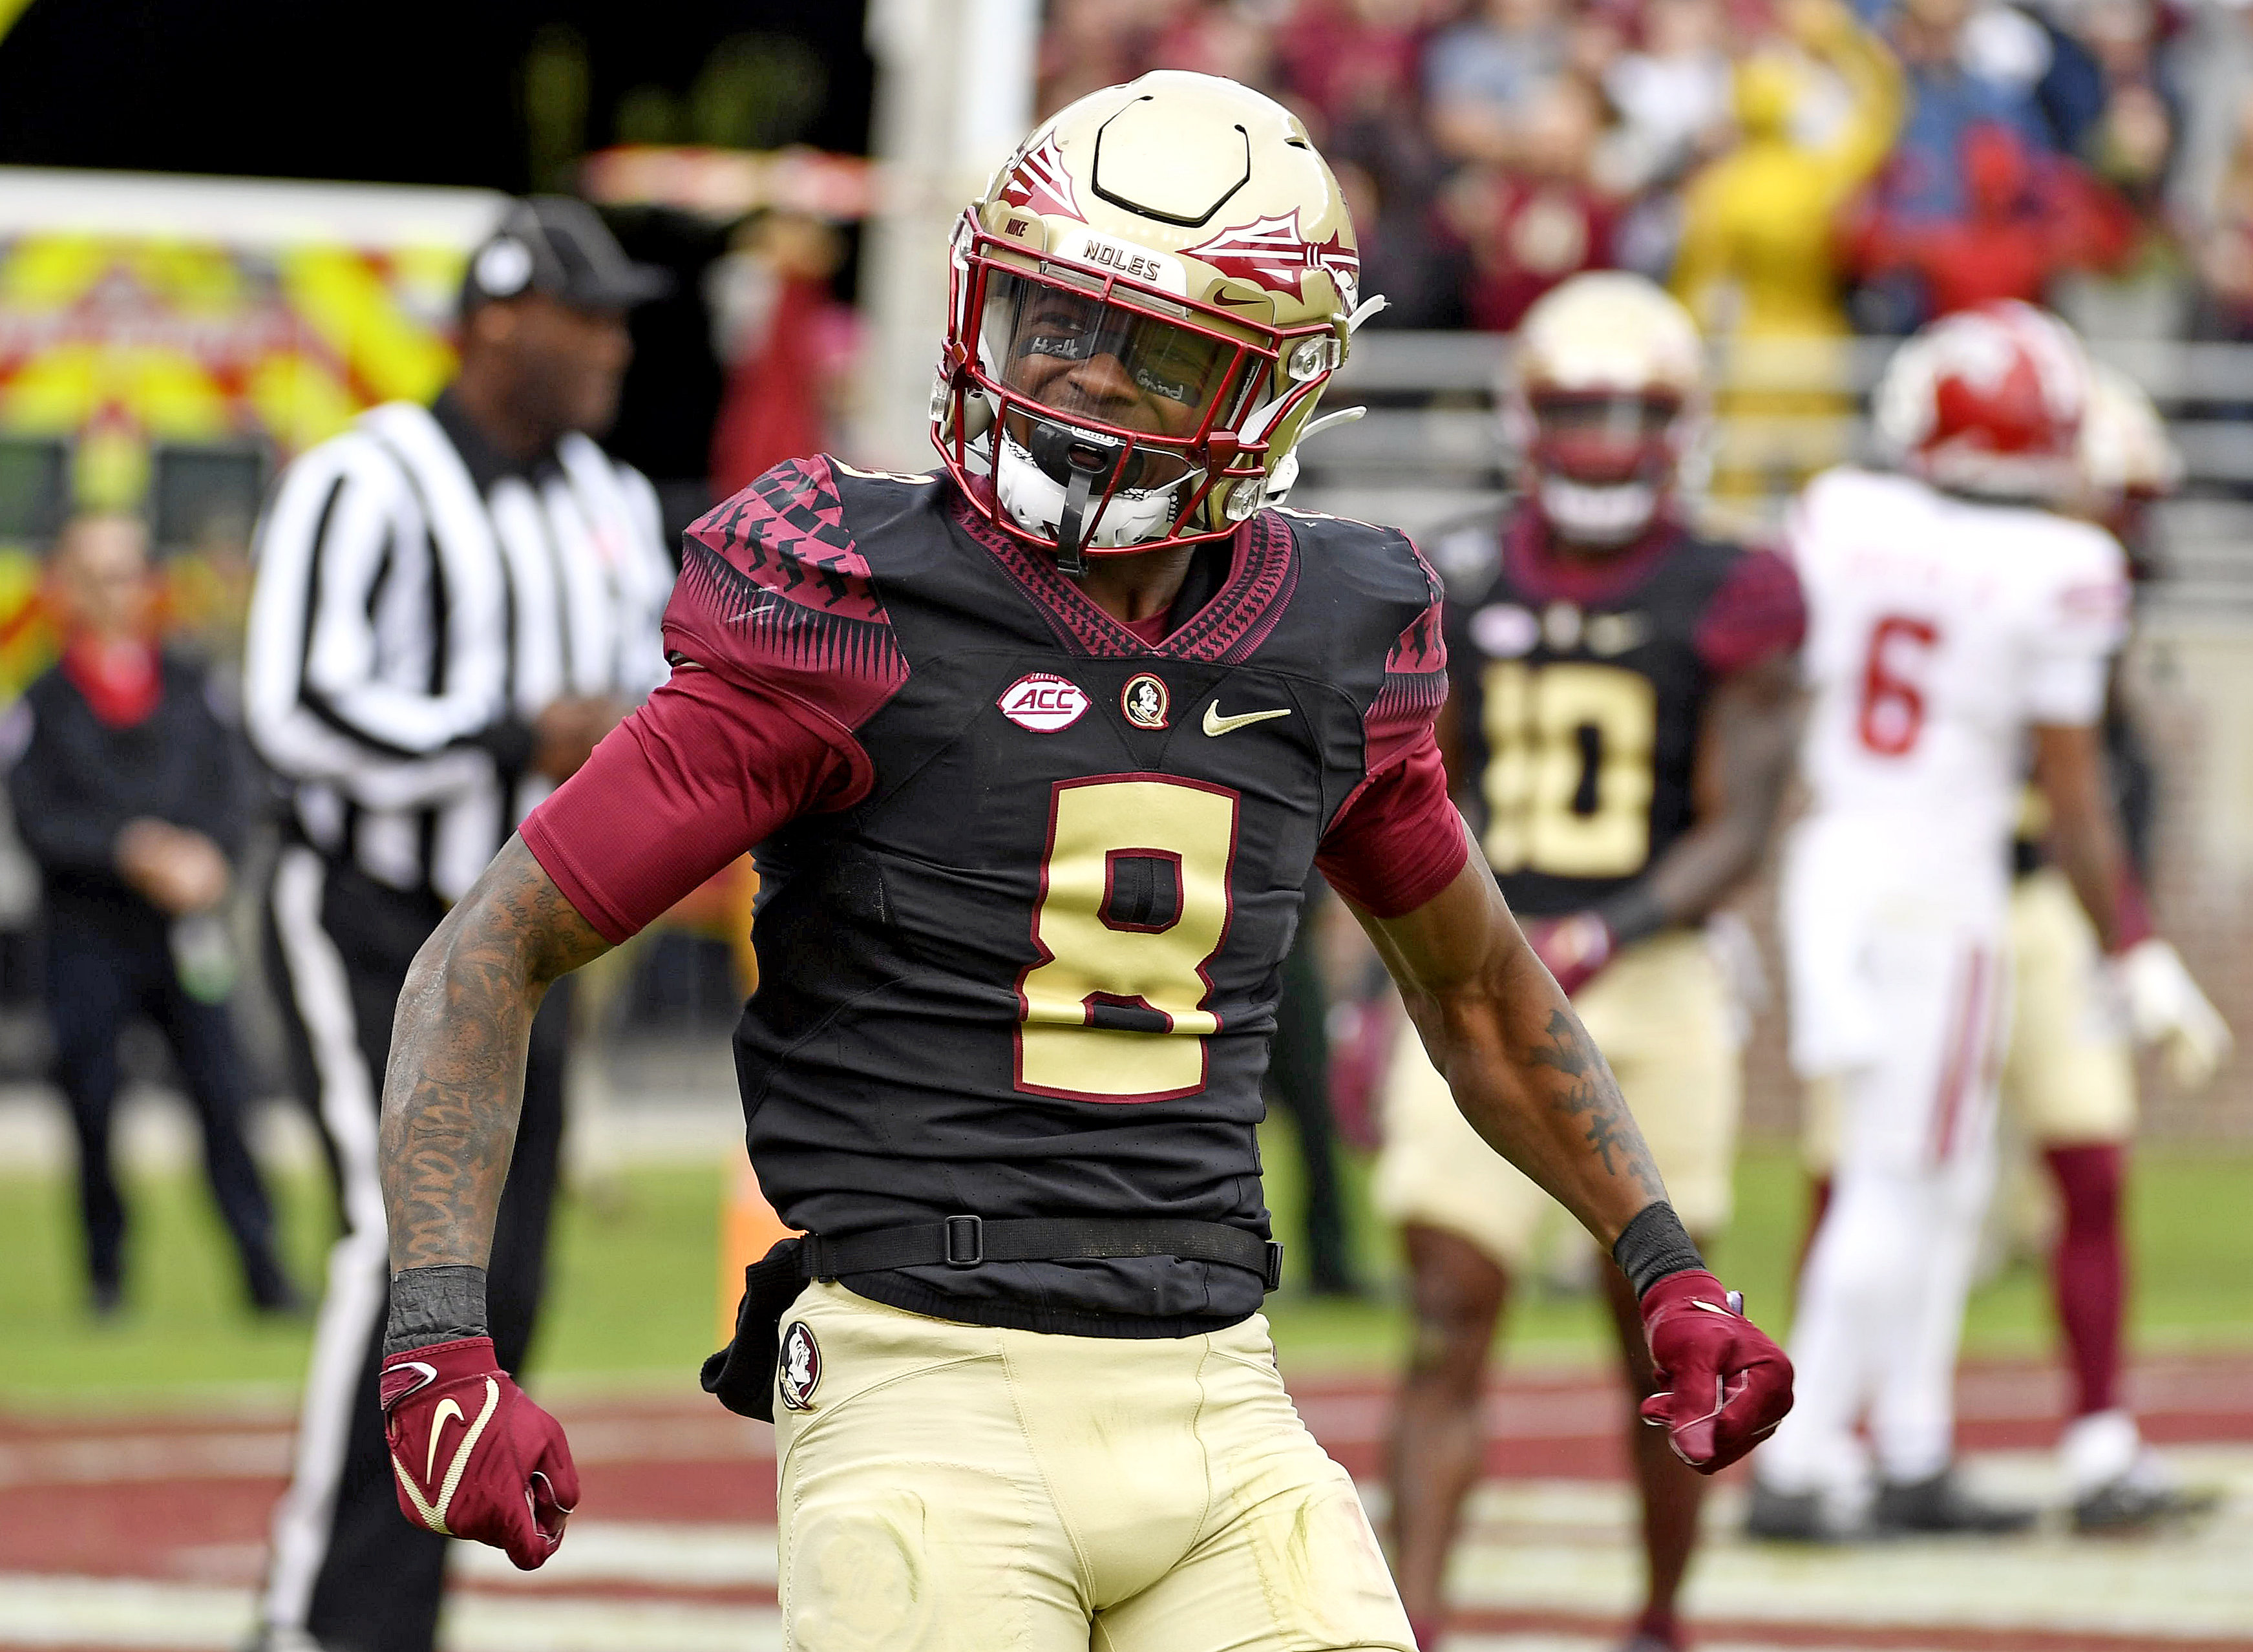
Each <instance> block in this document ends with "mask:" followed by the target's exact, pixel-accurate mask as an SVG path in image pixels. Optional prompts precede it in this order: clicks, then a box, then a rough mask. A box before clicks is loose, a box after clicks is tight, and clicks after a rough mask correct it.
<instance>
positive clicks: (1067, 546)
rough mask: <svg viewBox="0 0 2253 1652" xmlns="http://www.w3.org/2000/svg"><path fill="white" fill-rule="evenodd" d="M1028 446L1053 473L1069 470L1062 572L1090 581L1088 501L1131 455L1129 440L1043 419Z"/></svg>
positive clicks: (1060, 536)
mask: <svg viewBox="0 0 2253 1652" xmlns="http://www.w3.org/2000/svg"><path fill="white" fill-rule="evenodd" d="M1027 446H1028V449H1029V451H1030V452H1031V453H1032V456H1033V462H1034V463H1035V464H1037V465H1039V466H1040V467H1041V469H1042V470H1043V471H1047V472H1048V473H1049V474H1050V476H1055V475H1056V474H1057V472H1058V471H1064V472H1065V473H1066V478H1067V479H1066V480H1065V483H1064V513H1063V515H1061V516H1060V517H1059V518H1057V572H1058V573H1059V574H1062V575H1064V577H1065V578H1066V579H1072V580H1079V579H1085V578H1086V577H1087V549H1086V547H1087V501H1088V500H1089V499H1090V498H1092V497H1093V496H1094V494H1095V491H1096V489H1097V488H1098V487H1099V486H1100V487H1107V486H1109V485H1110V482H1111V478H1112V477H1114V476H1115V475H1117V474H1118V472H1119V466H1120V463H1121V462H1122V461H1123V460H1124V459H1125V458H1126V443H1122V442H1114V441H1113V440H1111V439H1110V438H1109V437H1107V436H1096V435H1093V434H1092V433H1091V432H1089V431H1085V430H1075V429H1071V428H1070V427H1068V426H1065V425H1058V424H1050V423H1047V422H1042V423H1040V424H1039V425H1037V426H1036V427H1035V429H1034V430H1033V433H1032V440H1031V441H1030V442H1029V443H1027Z"/></svg>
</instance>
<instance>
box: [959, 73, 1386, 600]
mask: <svg viewBox="0 0 2253 1652" xmlns="http://www.w3.org/2000/svg"><path fill="white" fill-rule="evenodd" d="M953 268H954V275H953V290H952V297H951V301H950V303H949V306H948V312H947V330H946V344H945V352H944V354H943V356H942V357H941V359H940V362H939V369H938V383H937V385H936V386H935V387H934V389H933V392H932V397H931V438H932V440H933V441H934V442H935V443H937V444H938V450H939V454H940V456H941V457H943V458H944V459H945V462H946V467H947V469H948V471H951V472H952V474H953V476H954V477H955V479H956V481H957V482H958V483H959V484H961V485H962V488H963V491H964V492H965V493H966V495H967V496H968V498H970V500H971V501H972V503H973V505H974V506H975V507H976V508H977V509H978V510H979V511H980V512H983V513H984V514H985V515H986V516H987V517H988V518H989V519H991V520H992V521H994V523H995V524H996V525H997V526H1001V528H1002V529H1004V530H1005V531H1007V532H1008V533H1013V534H1015V535H1016V536H1018V537H1019V538H1021V539H1024V540H1029V541H1031V542H1033V543H1035V544H1037V545H1041V546H1043V547H1049V548H1051V549H1053V550H1055V551H1056V553H1057V557H1058V561H1059V564H1060V566H1062V567H1063V568H1064V569H1065V571H1067V572H1069V573H1075V574H1077V573H1078V572H1080V571H1082V570H1083V569H1084V568H1085V563H1084V562H1083V561H1082V558H1083V557H1085V556H1089V555H1094V556H1103V555H1120V554H1130V553H1135V552H1140V551H1147V550H1150V549H1154V548H1155V547H1160V546H1166V545H1180V544H1185V543H1189V542H1192V541H1195V540H1209V539H1216V538H1218V537H1221V536H1223V535H1224V534H1226V533H1231V531H1233V529H1234V528H1235V526H1236V525H1237V524H1238V523H1239V522H1241V521H1243V520H1244V519H1246V518H1247V517H1249V516H1251V515H1252V513H1253V512H1256V511H1258V510H1259V507H1260V506H1261V505H1263V504H1265V503H1266V501H1267V499H1268V498H1269V497H1270V496H1271V493H1277V492H1280V491H1281V490H1282V489H1283V488H1284V487H1286V486H1287V485H1288V483H1289V479H1290V477H1291V476H1292V474H1293V473H1294V471H1295V462H1294V461H1293V460H1292V459H1291V457H1290V454H1291V449H1292V447H1293V445H1294V443H1296V442H1297V440H1298V439H1299V437H1300V436H1301V433H1302V432H1303V431H1304V429H1306V425H1307V421H1308V416H1309V415H1311V414H1312V413H1313V412H1314V408H1315V401H1316V399H1317V398H1318V397H1319V396H1320V395H1321V394H1322V386H1323V384H1324V382H1325V381H1326V380H1328V379H1329V376H1330V374H1331V373H1333V372H1335V371H1336V369H1337V367H1338V366H1339V364H1340V363H1342V362H1343V360H1344V359H1345V352H1346V346H1347V340H1348V338H1349V337H1350V333H1351V331H1352V328H1353V326H1354V324H1356V323H1357V321H1358V320H1359V319H1360V318H1361V316H1362V315H1363V314H1365V313H1368V311H1369V310H1373V309H1374V308H1375V307H1376V305H1377V303H1379V302H1381V301H1372V302H1371V303H1370V304H1369V305H1365V306H1361V307H1360V308H1359V309H1357V305H1359V304H1360V296H1359V292H1358V284H1359V277H1360V272H1361V262H1360V259H1359V258H1358V256H1357V254H1356V252H1355V249H1354V235H1353V224H1352V221H1351V220H1350V218H1349V217H1348V216H1347V213H1346V206H1345V199H1344V197H1343V195H1342V194H1341V193H1340V192H1339V190H1338V185H1337V180H1336V178H1333V177H1331V175H1330V170H1329V166H1328V165H1326V164H1324V163H1323V161H1322V157H1321V156H1320V155H1318V154H1316V153H1315V148H1314V145H1313V143H1311V142H1310V141H1309V140H1308V136H1307V129H1306V128H1305V126H1304V125H1302V124H1301V122H1300V120H1299V118H1298V116H1296V115H1293V114H1292V113H1291V112H1290V111H1289V110H1288V109H1286V108H1283V106H1282V105H1280V103H1277V102H1275V101H1273V100H1272V99H1269V98H1266V97H1263V96H1262V95H1260V94H1259V93H1257V92H1253V91H1251V90H1250V89H1248V88H1246V87H1241V86H1238V85H1237V84H1236V83H1235V82H1234V81H1232V80H1222V79H1219V78H1217V77H1216V76H1213V75H1206V74H1189V73H1176V72H1172V71H1163V72H1160V73H1153V74H1146V75H1144V76H1143V77H1142V78H1141V79H1140V80H1135V81H1133V82H1132V83H1130V84H1128V85H1125V86H1114V87H1106V88H1105V89H1103V90H1102V91H1099V92H1093V93H1091V94H1088V95H1087V96H1085V97H1084V98H1082V99H1080V100H1079V101H1078V102H1076V103H1074V104H1072V105H1071V106H1070V107H1069V108H1065V109H1064V110H1063V111H1061V112H1060V113H1058V114H1057V115H1054V116H1052V117H1051V118H1050V120H1049V121H1048V122H1046V123H1045V124H1043V126H1042V127H1041V128H1040V129H1038V130H1037V131H1036V132H1035V133H1034V134H1033V135H1032V136H1030V137H1029V138H1027V139H1026V140H1025V143H1024V145H1023V147H1022V148H1021V149H1020V150H1018V151H1017V153H1016V154H1015V156H1013V157H1011V158H1010V159H1009V160H1008V162H1007V163H1006V164H1003V165H1002V167H1001V169H1000V171H997V172H996V173H995V174H994V178H993V181H992V182H991V183H990V184H989V185H987V190H986V192H985V194H984V195H982V196H981V197H980V198H979V199H977V200H976V201H974V202H973V203H972V204H971V206H970V207H969V209H968V210H967V211H966V212H965V213H963V215H962V220H961V222H960V224H959V226H958V227H957V229H956V232H955V239H954V255H953Z"/></svg>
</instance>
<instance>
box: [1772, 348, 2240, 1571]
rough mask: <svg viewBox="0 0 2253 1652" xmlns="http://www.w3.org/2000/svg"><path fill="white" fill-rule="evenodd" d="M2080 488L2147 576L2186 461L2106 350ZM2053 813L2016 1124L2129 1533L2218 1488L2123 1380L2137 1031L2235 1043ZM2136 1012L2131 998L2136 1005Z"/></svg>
mask: <svg viewBox="0 0 2253 1652" xmlns="http://www.w3.org/2000/svg"><path fill="white" fill-rule="evenodd" d="M2077 445H2078V450H2079V454H2080V458H2081V468H2082V484H2083V490H2084V491H2083V496H2082V500H2081V501H2080V504H2079V506H2078V507H2077V508H2078V509H2079V510H2080V512H2082V514H2085V515H2086V516H2087V517H2088V518H2089V520H2091V521H2094V522H2096V523H2098V524H2100V525H2101V526H2103V527H2104V528H2106V529H2107V530H2108V531H2109V532H2110V533H2112V534H2113V535H2114V536H2115V537H2116V538H2117V539H2118V540H2120V542H2121V546H2122V548H2123V549H2124V550H2125V551H2126V552H2127V554H2128V559H2129V568H2130V574H2131V579H2133V580H2136V581H2138V582H2140V581H2141V580H2143V579H2145V578H2147V577H2149V571H2150V567H2151V561H2152V554H2151V553H2152V547H2151V544H2150V540H2151V536H2152V531H2153V525H2152V521H2151V519H2150V507H2151V505H2152V504H2153V502H2155V501H2156V500H2158V499H2159V498H2163V497H2164V496H2165V495H2166V494H2167V493H2168V492H2170V491H2173V488H2174V487H2175V485H2176V484H2177V483H2178V481H2179V480H2180V476H2181V471H2182V460H2181V458H2180V456H2179V455H2178V454H2177V453H2176V451H2175V450H2174V445H2173V443H2172V442H2171V441H2170V440H2169V439H2168V436H2167V432H2166V425H2165V424H2164V423H2163V422H2161V421H2160V418H2159V412H2158V410H2157V409H2156V408H2153V407H2152V401H2151V398H2150V397H2149V396H2147V395H2145V394H2144V392H2143V391H2142V389H2141V388H2139V387H2138V386H2137V385H2136V384H2135V382H2134V381H2133V380H2130V379H2129V378H2127V377H2126V375H2124V374H2123V373H2120V372H2119V371H2118V370H2117V369H2116V368H2111V367H2108V366H2104V365H2103V364H2102V363H2092V364H2091V368H2090V377H2089V401H2088V406H2087V408H2086V409H2085V410H2084V414H2083V416H2082V423H2081V434H2080V437H2079V441H2078V444H2077ZM2117 677H2118V673H2117V670H2116V671H2115V672H2114V673H2113V681H2112V683H2111V686H2110V690H2109V692H2108V693H2107V695H2106V699H2105V707H2104V715H2103V724H2102V727H2103V742H2104V747H2105V756H2106V759H2107V763H2108V766H2109V768H2110V775H2111V780H2112V787H2111V791H2112V797H2113V798H2114V801H2115V805H2116V806H2117V809H2118V811H2119V816H2120V826H2121V832H2122V836H2123V840H2124V845H2125V847H2126V849H2127V852H2128V862H2129V864H2130V865H2131V867H2133V868H2136V869H2137V871H2138V875H2141V870H2142V868H2143V866H2144V864H2145V859H2146V857H2145V854H2144V852H2143V846H2144V843H2145V840H2146V839H2147V837H2148V835H2149V832H2150V825H2151V802H2152V796H2151V794H2152V785H2151V776H2150V763H2149V760H2148V759H2147V758H2146V756H2145V753H2144V749H2143V742H2142V740H2141V738H2140V736H2139V735H2138V731H2137V728H2136V726H2135V723H2134V721H2133V720H2132V718H2131V715H2130V714H2129V709H2128V708H2127V706H2126V705H2125V704H2124V702H2123V700H2122V697H2121V694H2120V693H2119V685H2118V681H2117ZM2047 813H2048V811H2047V807H2046V806H2045V805H2044V804H2043V802H2042V798H2041V793H2040V791H2039V790H2038V789H2035V788H2031V787H2030V788H2029V789H2028V791H2027V793H2026V805H2025V806H2023V807H2022V808H2021V810H2020V812H2019V835H2018V838H2017V840H2016V841H2015V842H2014V843H2013V844H2012V866H2013V869H2014V872H2015V874H2016V875H2015V876H2014V878H2013V879H2012V885H2011V914H2010V972H2011V986H2010V1000H2011V1001H2010V1017H2011V1019H2010V1035H2009V1037H2008V1040H2007V1041H2006V1043H2005V1053H2004V1056H2003V1064H2002V1071H2001V1076H2000V1095H2001V1102H2002V1107H2003V1111H2004V1113H2005V1116H2006V1117H2010V1118H2012V1119H2014V1120H2015V1122H2016V1124H2017V1126H2018V1135H2019V1138H2020V1139H2021V1140H2023V1141H2024V1142H2025V1144H2026V1146H2027V1147H2029V1148H2031V1149H2032V1150H2033V1152H2035V1153H2037V1154H2040V1158H2041V1161H2042V1164H2043V1166H2044V1168H2046V1170H2047V1174H2048V1177H2049V1180H2050V1181H2051V1184H2052V1185H2053V1186H2054V1188H2055V1189H2056V1194H2057V1204H2058V1215H2059V1223H2058V1232H2057V1236H2056V1239H2055V1242H2054V1245H2053V1247H2052V1249H2051V1252H2050V1258H2049V1262H2050V1284H2051V1295H2052V1300H2053V1301H2054V1305H2055V1307H2056V1311H2057V1317H2058V1327H2059V1330H2060V1332H2061V1336H2062V1339H2063V1342H2064V1347H2065V1353H2066V1359H2067V1365H2068V1369H2069V1370H2070V1372H2071V1374H2072V1377H2073V1388H2074V1398H2073V1420H2072V1421H2071V1422H2070V1423H2069V1424H2068V1425H2067V1427H2066V1430H2065V1433H2064V1436H2063V1438H2062V1439H2061V1441H2060V1443H2059V1451H2058V1456H2059V1467H2060V1468H2061V1471H2062V1474H2063V1478H2064V1481H2065V1484H2066V1486H2067V1488H2068V1495H2069V1496H2070V1498H2071V1500H2072V1506H2073V1507H2072V1512H2073V1521H2074V1524H2075V1527H2076V1528H2078V1529H2079V1530H2083V1531H2117V1530H2125V1529H2130V1528H2134V1527H2139V1526H2148V1525H2151V1524H2153V1523H2157V1522H2159V1521H2162V1520H2166V1519H2169V1518H2173V1517H2176V1516H2182V1515H2187V1514H2192V1513H2196V1512H2199V1511H2200V1510H2201V1509H2206V1508H2208V1507H2210V1506H2211V1505H2212V1502H2213V1498H2212V1496H2211V1495H2209V1494H2207V1493H2204V1492H2202V1491H2199V1490H2194V1489H2192V1488H2186V1487H2183V1486H2181V1485H2180V1484H2178V1483H2177V1482H2176V1481H2174V1479H2173V1476H2172V1475H2171V1474H2169V1473H2168V1471H2167V1469H2166V1466H2165V1465H2164V1464H2163V1463H2162V1462H2160V1461H2159V1459H2158V1458H2157V1457H2156V1456H2155V1455H2154V1454H2153V1453H2152V1452H2151V1451H2150V1450H2149V1449H2148V1448H2146V1447H2145V1446H2144V1444H2143V1439H2142V1434H2141V1432H2140V1431H2139V1430H2138V1427H2137V1425H2136V1419H2135V1417H2134V1415H2133V1414H2132V1413H2131V1412H2129V1411H2128V1409H2127V1408H2126V1406H2125V1405H2124V1401H2123V1398H2122V1396H2121V1393H2120V1368H2121V1333H2122V1328H2123V1325H2124V1321H2125V1318H2126V1307H2127V1282H2128V1281H2127V1274H2128V1266H2127V1244H2126V1237H2125V1234H2124V1230H2123V1221H2122V1210H2121V1202H2122V1195H2123V1192H2124V1183H2125V1180H2126V1173H2127V1152H2128V1143H2129V1141H2130V1140H2131V1138H2132V1136H2133V1135H2134V1133H2135V1126H2136V1065H2135V1044H2136V1042H2138V1040H2142V1041H2145V1042H2156V1043H2158V1044H2159V1046H2160V1048H2161V1049H2162V1051H2163V1053H2164V1056H2165V1058H2166V1065H2167V1067H2168V1070H2169V1071H2170V1072H2171V1074H2172V1075H2173V1077H2174V1078H2175V1080H2176V1082H2177V1083H2179V1084H2182V1085H2184V1086H2185V1087H2186V1088H2196V1087H2198V1086H2199V1085H2201V1084H2205V1083H2206V1082H2207V1081H2208V1080H2209V1079H2211V1078H2212V1077H2213V1076H2214V1073H2215V1069H2216V1068H2217V1067H2218V1066H2219V1065H2220V1064H2221V1063H2222V1061H2223V1060H2225V1059H2227V1057H2228V1056H2229V1050H2230V1047H2231V1038H2230V1035H2229V1027H2228V1025H2227V1024H2226V1023H2224V1022H2223V1021H2222V1017H2221V1015H2220V1014H2218V1013H2216V1011H2215V1009H2214V1007H2213V1006H2212V1005H2211V1004H2210V1003H2208V1000H2207V998H2206V995H2205V994H2204V993H2201V991H2200V990H2199V989H2198V986H2197V984H2196V983H2195V982H2194V981H2193V980H2192V979H2191V977H2190V974H2189V972H2188V971H2187V969H2185V968H2184V967H2183V964H2182V960H2181V958H2180V956H2179V955H2178V954H2177V953H2176V952H2175V950H2174V948H2173V946H2171V945H2170V944H2168V943H2167V942H2166V941H2163V940H2161V939H2159V938H2158V937H2157V936H2153V937H2152V938H2148V939H2146V940H2144V941H2142V942H2139V943H2138V944H2137V945H2136V946H2135V947H2134V948H2132V949H2131V951H2130V952H2129V953H2128V955H2127V957H2126V958H2124V959H2123V960H2122V961H2121V965H2120V966H2119V968H2118V969H2117V971H2113V972H2111V973H2114V974H2116V975H2117V977H2118V979H2117V983H2116V982H2112V981H2108V980H2107V979H2106V977H2107V974H2108V971H2107V969H2106V966H2105V959H2104V958H2103V951H2102V950H2101V949H2100V948H2099V946H2098V945H2097V942H2096V932H2095V931H2094V930H2093V929H2092V928H2091V927H2090V924H2089V918H2088V917H2087V915H2086V914H2085V913H2084V912H2083V911H2082V909H2081V906H2080V904H2079V903H2078V902H2076V901H2075V899H2074V895H2073V886H2072V885H2071V884H2070V883H2069V882H2067V880H2066V877H2065V875H2064V874H2063V873H2062V872H2061V871H2060V870H2059V869H2058V868H2057V866H2056V864H2055V862H2054V861H2053V860H2052V858H2051V857H2050V856H2049V854H2047V852H2046V851H2045V849H2044V847H2043V838H2044V836H2045V835H2046V830H2047ZM2123 1010H2124V1011H2125V1012H2126V1013H2125V1014H2123V1013H2122V1011H2123ZM1810 1100H1811V1101H1816V1102H1817V1103H1818V1105H1815V1106H1810V1108H1809V1110H1808V1112H1809V1116H1808V1119H1807V1121H1806V1122H1807V1138H1808V1157H1809V1162H1810V1167H1811V1168H1813V1169H1814V1170H1815V1172H1816V1174H1817V1175H1818V1176H1821V1177H1824V1178H1826V1180H1825V1181H1822V1182H1820V1183H1818V1185H1817V1195H1816V1200H1815V1204H1816V1208H1817V1210H1818V1211H1819V1210H1821V1209H1823V1208H1824V1206H1825V1205H1826V1204H1827V1203H1828V1201H1829V1185H1828V1181H1827V1177H1828V1176H1829V1175H1830V1169H1831V1158H1832V1156H1833V1154H1834V1153H1835V1149H1836V1140H1837V1120H1836V1119H1835V1118H1832V1117H1830V1116H1828V1113H1829V1110H1828V1109H1826V1108H1825V1107H1824V1106H1823V1105H1819V1104H1821V1103H1824V1102H1828V1101H1830V1100H1831V1091H1829V1090H1828V1089H1827V1088H1825V1089H1824V1090H1822V1091H1817V1093H1816V1094H1815V1095H1814V1096H1810Z"/></svg>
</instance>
